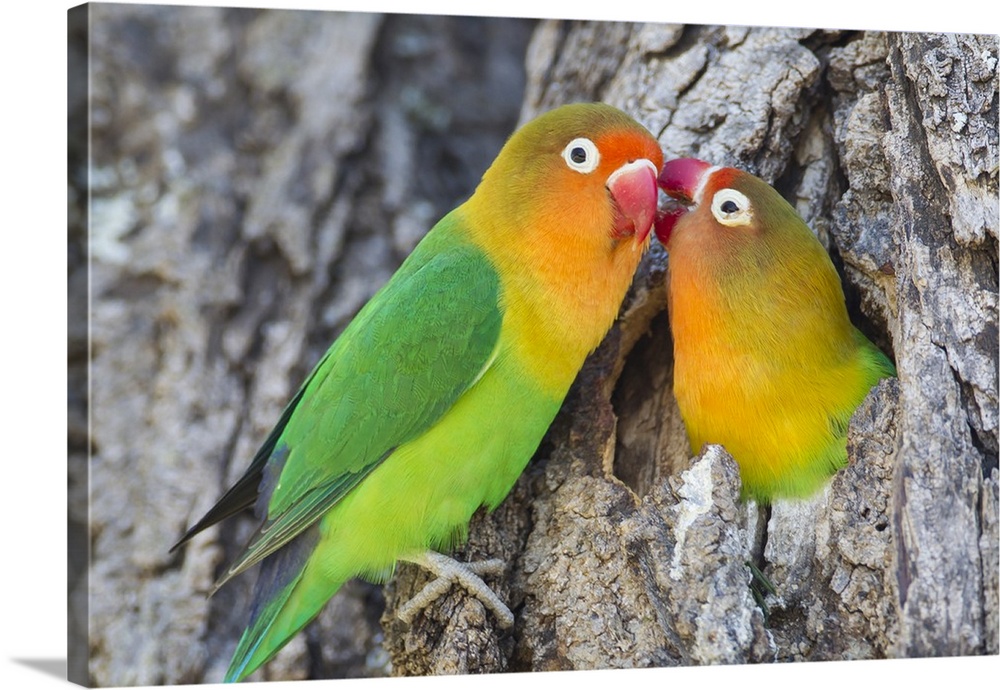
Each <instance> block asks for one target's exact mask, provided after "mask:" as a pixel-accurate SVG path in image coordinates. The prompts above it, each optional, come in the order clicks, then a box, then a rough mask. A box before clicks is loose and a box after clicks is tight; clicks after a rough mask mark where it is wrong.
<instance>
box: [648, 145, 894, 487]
mask: <svg viewBox="0 0 1000 690" xmlns="http://www.w3.org/2000/svg"><path fill="white" fill-rule="evenodd" d="M660 179H661V184H662V185H663V186H664V188H665V190H666V191H667V192H668V193H670V194H671V195H673V196H675V197H676V198H678V199H681V200H683V201H684V202H689V203H693V206H692V208H691V209H690V210H687V211H685V212H682V213H675V214H674V216H672V217H671V216H668V217H667V219H666V222H661V223H660V224H658V228H657V234H658V235H659V236H660V238H661V241H663V242H664V244H665V245H666V246H667V249H668V252H669V260H668V308H669V316H670V324H671V331H672V335H673V341H674V393H675V396H676V398H677V402H678V407H679V408H680V411H681V416H682V417H683V419H684V423H685V426H686V427H687V431H688V438H689V440H690V442H691V447H692V450H693V451H695V452H697V451H698V450H699V449H700V448H701V446H702V445H703V444H705V443H718V444H722V445H723V446H724V447H725V448H726V450H728V451H729V452H730V453H731V454H732V456H733V458H734V459H735V460H736V461H737V463H738V464H739V466H740V476H741V479H742V482H743V491H744V494H745V495H748V496H751V497H753V498H755V499H757V500H760V501H762V502H769V501H771V500H773V499H775V498H781V497H804V496H808V495H809V494H811V493H813V492H815V491H816V490H818V489H819V488H820V487H821V486H822V485H823V483H824V482H825V481H826V480H827V479H829V477H830V476H831V475H832V474H833V473H834V472H835V471H836V470H837V469H839V468H841V467H843V466H844V465H845V464H846V463H847V445H846V444H847V427H848V423H849V421H850V418H851V415H852V414H853V412H854V410H855V409H856V408H857V406H858V405H859V404H860V403H861V401H862V400H863V399H864V397H865V396H866V395H867V394H868V391H869V390H870V389H871V388H872V386H874V385H875V384H876V383H877V382H878V381H879V379H881V378H883V377H886V376H892V375H894V374H895V370H894V368H893V366H892V363H891V362H890V361H889V359H888V358H887V357H886V356H885V355H884V354H883V353H882V352H881V351H880V350H879V349H878V348H876V347H875V346H874V345H872V344H871V343H870V342H869V341H868V340H867V338H865V336H863V335H862V334H861V333H860V331H858V330H857V328H855V327H854V326H853V325H852V324H851V322H850V320H849V318H848V314H847V308H846V306H845V303H844V294H843V290H842V288H841V284H840V278H839V276H838V274H837V271H836V269H835V268H834V266H833V263H832V262H831V261H830V257H829V255H828V254H827V253H826V251H825V250H824V249H823V246H822V245H821V244H820V243H819V241H818V240H817V239H816V237H815V236H814V235H813V233H812V231H810V230H809V228H808V227H807V226H806V224H805V223H804V222H803V221H802V219H801V217H800V216H799V215H798V214H797V213H796V212H795V210H794V209H793V208H792V207H791V206H790V205H789V204H788V203H787V202H786V201H785V200H784V199H783V198H782V197H781V196H780V195H779V194H778V193H777V192H776V191H775V190H774V189H772V188H771V187H770V186H769V185H767V184H766V183H765V182H763V181H762V180H760V179H758V178H756V177H753V176H752V175H749V174H748V173H745V172H743V171H740V170H736V169H733V168H712V167H710V166H709V165H708V164H707V163H702V162H700V161H694V160H693V159H681V160H678V161H669V162H668V163H667V164H666V166H664V170H663V173H662V174H661V177H660ZM732 190H735V192H737V194H732V193H731V191H732ZM727 201H728V202H730V203H731V205H725V206H724V204H726V202H727ZM727 209H729V210H732V209H738V210H732V213H731V214H726V212H725V211H726V210H727Z"/></svg>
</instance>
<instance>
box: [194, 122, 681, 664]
mask: <svg viewBox="0 0 1000 690" xmlns="http://www.w3.org/2000/svg"><path fill="white" fill-rule="evenodd" d="M662 160H663V159H662V153H661V151H660V147H659V145H658V144H657V142H656V140H655V139H654V138H653V137H652V136H651V135H650V133H649V132H648V131H647V130H646V129H645V128H643V127H642V126H641V125H639V124H638V123H636V122H635V121H634V120H632V119H631V118H630V117H628V116H627V115H625V114H624V113H622V112H620V111H619V110H617V109H615V108H612V107H610V106H607V105H602V104H574V105H568V106H563V107H561V108H557V109H555V110H553V111H551V112H549V113H546V114H544V115H542V116H540V117H538V118H537V119H535V120H533V121H531V122H529V123H528V124H526V125H524V126H523V127H521V128H520V129H519V130H518V131H517V132H515V133H514V134H513V135H512V136H511V137H510V139H509V140H508V141H507V143H506V144H505V145H504V147H503V149H502V150H501V151H500V153H499V155H498V156H497V158H496V160H495V161H494V162H493V164H492V165H491V166H490V168H489V169H488V170H487V171H486V172H485V174H484V175H483V177H482V180H481V182H480V184H479V186H478V187H477V188H476V190H475V193H474V194H473V195H472V197H471V198H469V200H468V201H466V202H465V203H463V204H462V205H461V206H459V207H458V208H456V209H455V210H453V211H451V212H450V213H448V214H447V215H446V216H445V217H444V218H442V219H441V220H440V221H439V222H438V223H437V224H436V225H435V226H434V227H433V228H432V229H431V230H430V231H429V232H428V233H427V235H426V236H425V237H424V239H423V240H422V241H421V242H420V244H419V245H418V246H417V247H416V248H415V249H414V250H413V253H412V254H411V255H410V256H409V257H408V258H407V259H406V261H405V262H404V263H403V264H402V266H400V268H399V270H398V271H397V272H396V273H395V275H393V277H392V278H391V279H390V280H389V282H388V283H386V285H385V286H384V287H382V289H381V290H379V292H378V293H376V295H375V296H374V297H372V299H371V300H370V301H369V302H368V303H367V304H366V305H365V306H364V307H363V308H362V309H361V311H360V312H359V313H358V315H357V316H356V317H355V318H354V319H353V321H352V322H351V323H350V324H349V325H348V326H347V328H345V329H344V331H343V332H342V334H341V335H340V336H339V337H338V338H337V339H336V341H335V342H334V343H333V344H332V345H331V346H330V349H329V350H328V351H327V352H326V354H325V355H324V356H323V357H322V359H321V360H320V361H319V363H318V364H317V365H316V367H315V369H314V370H313V371H312V373H311V374H310V375H309V376H308V378H307V379H306V380H305V382H304V383H303V384H302V386H301V387H300V388H299V390H298V392H297V393H296V394H295V396H294V397H293V398H292V400H291V401H290V402H289V403H288V405H287V407H286V408H285V410H284V412H283V413H282V414H281V418H280V419H279V420H278V423H277V425H276V426H275V428H274V430H273V431H271V433H270V435H269V436H268V437H267V439H266V440H265V441H264V444H263V445H262V446H261V448H260V450H259V451H258V452H257V454H256V456H255V457H254V458H253V461H252V462H251V463H250V466H249V468H248V469H247V471H246V474H244V475H243V477H242V478H241V479H240V480H239V481H238V482H237V483H236V484H235V485H234V486H233V487H232V488H231V489H230V490H229V491H228V492H227V493H226V494H225V495H224V496H223V497H222V498H221V499H220V500H219V502H218V503H217V504H216V505H215V507H213V508H212V509H211V510H210V511H209V512H208V514H207V515H205V516H204V517H203V518H202V519H201V520H200V521H199V522H198V523H197V524H195V525H194V526H193V527H192V528H191V529H190V530H189V531H188V532H187V533H186V534H185V535H184V536H183V537H182V539H181V541H180V542H179V543H178V546H179V545H180V544H182V543H184V542H186V541H187V540H188V539H190V538H191V537H192V536H193V535H195V534H197V533H198V532H200V531H201V530H203V529H205V528H206V527H208V526H210V525H213V524H215V523H217V522H219V521H220V520H223V519H225V518H227V517H229V516H231V515H234V514H235V513H238V512H239V511H241V510H243V509H245V508H248V507H251V506H253V507H254V510H255V512H256V514H257V516H258V517H259V519H260V520H261V525H260V527H259V529H258V530H257V532H256V533H255V534H254V535H253V537H252V538H251V539H250V542H249V543H248V544H247V546H246V548H245V550H244V551H243V552H242V554H241V555H240V556H239V557H238V558H237V559H236V560H235V562H234V563H233V564H232V565H231V566H230V567H229V569H228V570H227V571H226V572H225V574H224V575H223V576H222V577H221V578H220V580H219V582H218V583H217V587H218V586H221V585H222V584H223V583H225V582H226V581H227V580H229V579H230V578H232V577H234V576H236V575H238V574H239V573H242V572H243V571H245V570H247V569H248V568H250V567H251V566H253V565H255V564H258V563H259V564H260V572H259V574H258V579H257V582H256V585H255V589H254V594H253V602H252V604H251V606H250V611H249V623H248V624H247V627H246V630H245V631H244V633H243V636H242V638H241V639H240V641H239V644H238V646H237V648H236V652H235V654H234V655H233V659H232V662H231V664H230V666H229V670H228V672H227V673H226V677H225V680H226V681H227V682H230V681H239V680H241V679H243V678H245V677H246V676H247V675H248V674H250V673H252V672H253V671H254V670H255V669H257V668H258V667H259V666H261V664H263V663H265V662H266V661H268V659H270V658H271V657H272V656H273V655H274V654H275V653H276V652H277V651H278V650H279V649H281V647H282V646H283V645H284V644H285V643H286V642H288V640H289V639H290V638H291V637H292V636H294V635H295V634H296V633H297V632H299V631H300V630H301V629H302V628H303V626H305V625H306V624H307V623H309V621H311V620H312V619H313V618H314V617H315V616H316V615H317V613H319V611H320V610H321V609H322V607H323V606H324V605H325V604H326V602H327V600H329V599H330V597H331V596H333V594H334V593H335V592H336V591H337V589H338V588H339V587H340V586H341V585H342V584H343V583H344V582H346V581H347V580H348V579H350V578H352V577H355V576H360V577H362V578H366V579H368V580H370V581H374V582H381V581H384V580H385V579H386V578H387V577H388V576H389V575H390V574H391V573H392V571H393V567H394V565H395V563H396V562H397V561H400V560H403V561H408V562H412V563H417V564H420V565H421V566H423V567H426V568H427V569H429V570H430V571H432V572H433V573H435V574H436V575H437V576H438V577H439V578H444V579H445V580H448V581H451V582H456V583H459V584H462V585H463V586H464V587H465V588H466V589H468V590H469V591H470V592H471V593H473V594H475V595H476V596H477V597H478V598H480V599H481V600H482V601H483V603H484V605H486V606H487V607H488V608H489V609H490V610H492V611H493V612H494V614H495V615H496V616H497V619H498V621H499V623H500V625H502V626H504V625H510V624H511V623H512V621H513V616H512V615H511V613H510V611H509V610H508V609H507V607H506V606H504V604H503V602H501V601H500V600H499V598H497V597H496V595H495V594H493V592H492V591H490V590H489V588H488V587H487V586H486V585H485V584H484V583H483V582H482V580H481V579H480V578H479V577H478V575H477V572H478V573H483V572H487V571H488V567H489V562H487V566H477V565H474V564H459V563H457V562H455V561H453V560H451V559H449V558H447V557H445V556H443V555H441V554H440V553H436V552H435V551H436V550H447V549H449V548H451V547H452V546H454V545H455V544H457V543H460V542H461V541H462V540H464V538H465V536H466V533H467V529H468V522H469V519H470V518H471V517H472V514H473V513H474V512H475V511H476V510H477V509H478V508H479V507H480V506H486V508H487V509H491V510H492V509H493V508H495V507H496V506H497V505H498V504H499V503H500V502H501V501H502V500H503V499H504V497H505V496H506V495H507V493H508V492H509V491H510V489H511V487H512V486H513V484H514V482H515V480H516V479H517V477H518V476H519V475H520V474H521V472H522V470H523V469H524V467H525V465H526V464H527V462H528V460H529V459H530V458H531V456H532V454H533V453H534V451H535V450H536V449H537V447H538V444H539V443H540V442H541V439H542V436H543V435H544V434H545V432H546V430H547V429H548V427H549V424H550V423H551V422H552V419H553V417H554V416H555V414H556V412H557V411H558V409H559V407H560V405H561V403H562V401H563V398H564V397H565V395H566V392H567V390H568V389H569V386H570V384H571V383H572V382H573V380H574V378H575V377H576V375H577V373H578V371H579V370H580V367H581V366H582V365H583V362H584V359H585V358H586V356H587V355H588V354H589V353H590V352H591V351H592V350H594V348H596V347H597V345H598V344H599V343H600V341H601V340H602V338H603V337H604V335H605V334H606V333H607V331H608V329H609V328H610V327H611V324H612V323H613V322H614V320H615V318H616V316H617V313H618V310H619V308H620V306H621V302H622V300H623V299H624V296H625V292H626V290H627V289H628V287H629V284H630V283H631V280H632V277H633V274H634V272H635V269H636V267H637V265H638V262H639V259H640V257H641V256H642V253H643V251H644V250H645V249H646V247H647V246H648V244H649V235H650V230H651V228H652V224H653V220H654V217H655V214H656V203H657V194H658V191H657V186H656V177H657V173H658V172H659V168H660V165H661V164H662ZM175 548H176V546H175ZM494 565H495V564H494ZM439 589H440V588H439ZM418 598H419V595H418ZM433 598H434V597H433V595H431V596H429V597H427V598H426V599H429V600H422V601H417V598H415V599H414V600H411V602H409V603H408V604H407V605H406V606H407V607H409V608H407V615H406V617H407V618H412V616H413V615H415V614H416V611H415V610H414V608H416V609H418V610H419V609H420V608H422V607H424V606H426V605H427V604H428V603H430V601H433ZM411 604H412V605H414V606H410V605H411ZM404 608H406V607H404ZM401 615H402V612H401Z"/></svg>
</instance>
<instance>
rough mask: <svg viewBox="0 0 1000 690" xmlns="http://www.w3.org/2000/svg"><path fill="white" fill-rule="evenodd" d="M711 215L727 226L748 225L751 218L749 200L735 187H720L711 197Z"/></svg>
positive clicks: (751, 212)
mask: <svg viewBox="0 0 1000 690" xmlns="http://www.w3.org/2000/svg"><path fill="white" fill-rule="evenodd" d="M712 215H713V216H715V219H716V220H717V221H719V222H720V223H722V224H723V225H725V226H728V227H735V226H737V225H749V224H750V221H751V220H753V209H752V208H751V207H750V200H749V199H747V197H746V195H745V194H743V193H742V192H738V191H736V190H735V189H720V190H719V191H717V192H716V193H715V196H713V197H712Z"/></svg>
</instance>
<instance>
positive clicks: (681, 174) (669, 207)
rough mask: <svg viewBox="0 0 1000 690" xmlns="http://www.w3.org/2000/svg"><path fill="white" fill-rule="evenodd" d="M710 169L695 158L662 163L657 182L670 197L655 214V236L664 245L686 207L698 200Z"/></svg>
mask: <svg viewBox="0 0 1000 690" xmlns="http://www.w3.org/2000/svg"><path fill="white" fill-rule="evenodd" d="M711 169H712V165H711V164H710V163H706V162H705V161H702V160H698V159H697V158H675V159H674V160H670V161H667V162H666V163H664V164H663V170H662V171H661V172H660V175H659V177H658V178H657V180H656V181H657V183H659V185H660V188H661V189H663V191H664V192H666V193H667V194H668V195H670V197H671V201H668V202H667V203H666V204H665V205H664V206H663V208H661V209H660V210H659V211H658V212H657V215H656V237H657V239H659V240H660V244H662V245H663V246H666V245H667V242H668V241H669V240H670V233H671V232H672V231H673V229H674V225H676V224H677V221H678V220H680V218H681V216H683V215H684V214H685V213H687V212H688V210H689V209H688V208H687V207H688V206H691V205H693V204H696V203H697V202H698V201H700V200H699V199H697V198H696V197H697V196H698V195H699V194H700V192H701V189H702V186H703V185H704V181H705V178H706V174H707V173H708V172H709V171H710V170H711ZM678 202H679V203H678Z"/></svg>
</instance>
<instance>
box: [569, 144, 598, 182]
mask: <svg viewBox="0 0 1000 690" xmlns="http://www.w3.org/2000/svg"><path fill="white" fill-rule="evenodd" d="M562 157H563V159H564V160H565V161H566V165H568V166H569V167H570V168H572V169H573V170H576V171H577V172H579V173H585V174H586V173H592V172H594V171H595V170H597V165H598V163H600V162H601V152H600V151H598V150H597V145H596V144H595V143H594V142H592V141H591V140H590V139H587V138H585V137H578V138H576V139H574V140H573V141H571V142H569V143H568V144H566V148H564V149H563V152H562Z"/></svg>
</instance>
